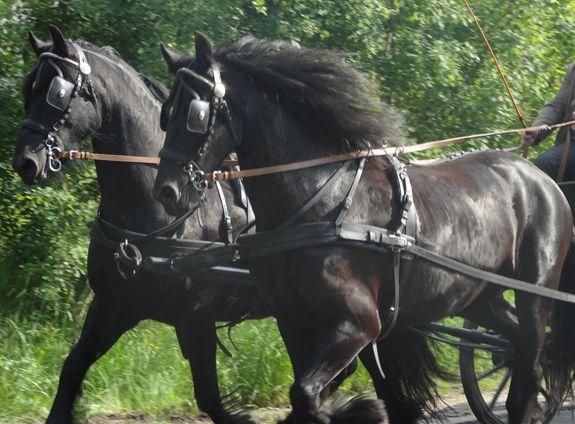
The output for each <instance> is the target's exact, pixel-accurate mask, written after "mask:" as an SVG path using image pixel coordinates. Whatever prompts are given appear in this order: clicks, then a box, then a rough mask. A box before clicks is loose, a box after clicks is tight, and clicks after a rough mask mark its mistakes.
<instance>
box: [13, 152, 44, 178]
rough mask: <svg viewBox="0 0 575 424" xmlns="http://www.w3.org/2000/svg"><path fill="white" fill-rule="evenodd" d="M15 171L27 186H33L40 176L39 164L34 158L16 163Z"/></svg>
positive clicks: (23, 159)
mask: <svg viewBox="0 0 575 424" xmlns="http://www.w3.org/2000/svg"><path fill="white" fill-rule="evenodd" d="M13 167H14V170H15V171H16V172H17V173H18V175H20V177H21V178H22V180H24V182H25V183H27V184H32V183H33V182H34V180H35V179H36V177H37V175H38V164H37V163H36V161H35V160H34V159H32V158H26V157H25V158H22V159H21V160H19V161H17V162H14V165H13Z"/></svg>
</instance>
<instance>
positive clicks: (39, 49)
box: [28, 31, 50, 56]
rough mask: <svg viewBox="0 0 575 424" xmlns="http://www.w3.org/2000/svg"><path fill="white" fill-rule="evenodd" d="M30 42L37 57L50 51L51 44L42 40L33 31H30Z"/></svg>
mask: <svg viewBox="0 0 575 424" xmlns="http://www.w3.org/2000/svg"><path fill="white" fill-rule="evenodd" d="M28 41H29V42H30V45H31V46H32V50H34V53H36V56H40V55H41V54H42V53H44V52H47V51H48V50H50V43H47V42H45V41H42V40H40V39H39V38H38V37H36V36H35V35H34V33H33V32H32V31H28Z"/></svg>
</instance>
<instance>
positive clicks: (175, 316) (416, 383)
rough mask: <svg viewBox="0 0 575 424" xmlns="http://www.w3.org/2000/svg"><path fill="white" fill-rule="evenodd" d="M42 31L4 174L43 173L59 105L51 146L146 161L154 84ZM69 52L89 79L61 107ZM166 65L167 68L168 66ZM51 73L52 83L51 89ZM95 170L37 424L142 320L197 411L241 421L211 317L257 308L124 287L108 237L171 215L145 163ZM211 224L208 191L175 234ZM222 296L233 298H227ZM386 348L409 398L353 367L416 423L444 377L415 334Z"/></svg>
mask: <svg viewBox="0 0 575 424" xmlns="http://www.w3.org/2000/svg"><path fill="white" fill-rule="evenodd" d="M50 32H51V35H52V39H53V40H52V42H51V43H46V42H43V41H41V40H39V39H37V38H36V37H35V36H34V35H33V34H30V37H29V41H30V43H31V45H32V48H33V49H34V51H35V53H36V54H37V55H38V56H40V55H42V54H44V53H51V54H54V55H56V56H57V57H48V56H43V57H42V58H41V61H40V63H39V64H38V65H37V66H36V67H35V68H34V69H33V70H32V71H31V72H30V74H29V75H28V76H27V78H26V80H25V82H24V86H23V95H24V100H25V105H26V112H27V121H25V124H24V125H23V130H22V133H21V134H20V138H19V141H18V144H17V147H16V152H15V154H14V158H13V166H14V169H15V170H16V171H17V172H18V174H19V175H20V176H21V177H22V179H23V181H24V182H26V183H27V184H36V183H38V182H40V181H43V180H45V179H47V178H48V177H50V176H53V175H54V172H53V171H50V169H49V168H50V164H49V163H48V161H47V151H46V131H45V130H46V129H47V128H49V127H50V126H51V125H52V124H53V123H54V122H58V120H59V119H61V117H62V113H63V110H62V109H64V108H63V107H62V106H65V104H60V103H59V102H62V99H63V100H66V101H67V102H70V103H69V104H70V105H71V106H73V108H72V109H71V113H70V114H69V116H68V117H67V118H66V121H65V123H64V125H62V126H60V128H59V129H58V130H57V131H55V134H56V135H57V136H58V144H57V145H55V147H59V148H61V149H66V150H68V151H70V150H75V149H78V147H79V146H80V145H81V143H82V142H83V141H84V140H85V139H86V138H88V137H90V138H91V141H92V146H93V149H94V151H95V152H97V153H107V154H122V155H144V156H157V154H158V152H159V150H160V147H161V141H162V138H163V133H162V132H161V131H160V125H159V118H160V113H159V112H160V104H161V103H160V102H161V101H163V100H165V88H164V87H163V86H162V85H161V84H159V83H157V82H155V81H153V80H152V79H150V78H148V77H145V76H142V75H140V74H138V73H137V72H136V71H135V70H134V69H133V68H132V67H131V66H130V65H129V64H127V63H126V62H125V61H124V60H123V59H122V58H121V57H120V56H119V55H118V54H117V53H116V52H115V51H114V50H113V49H111V48H109V47H96V46H93V45H91V44H90V43H87V42H85V41H76V42H71V41H69V40H67V39H65V38H64V36H63V35H62V33H61V32H60V31H59V30H58V29H57V28H55V27H51V28H50ZM74 45H77V46H78V47H79V49H80V50H81V53H80V52H79V51H78V50H76V48H75V46H74ZM162 51H163V54H164V56H165V58H166V60H167V61H168V63H171V61H170V60H169V58H170V57H171V55H172V54H173V53H171V52H170V51H169V50H168V49H166V48H163V49H162ZM78 55H84V56H85V60H86V63H87V64H88V65H89V66H90V68H91V69H90V71H91V72H90V73H89V76H90V81H89V85H87V84H86V86H84V85H83V86H82V89H81V90H80V91H79V92H78V93H77V99H72V100H71V97H68V96H67V94H69V93H70V92H71V91H72V90H73V87H72V85H73V84H74V82H75V81H77V77H78V70H79V69H77V68H78V67H79V66H76V65H75V64H74V63H70V62H67V60H71V61H72V62H77V63H78V64H79V62H80V58H79V57H78ZM48 59H51V60H52V63H51V64H48V63H47V60H48ZM186 60H187V61H189V60H191V59H190V58H187V59H186ZM42 63H45V65H42ZM171 70H172V71H174V70H175V69H174V68H173V67H171ZM60 72H61V74H60ZM56 76H58V77H60V78H61V80H56V82H54V78H55V77H56ZM65 81H67V82H68V83H69V85H67V84H66V82H65ZM85 83H87V82H85ZM53 84H54V85H53ZM62 89H63V90H64V91H63V92H62V93H63V94H64V95H63V96H61V97H60V96H59V94H58V93H59V92H60V90H62ZM96 172H97V177H98V183H99V185H100V190H101V202H100V207H99V211H100V216H99V219H100V218H102V219H101V225H102V226H103V228H101V229H100V230H98V231H95V232H94V237H93V239H92V242H91V244H90V250H89V255H88V275H89V280H90V285H91V286H92V288H93V290H94V292H95V297H94V300H93V301H92V304H91V306H90V309H89V312H88V316H87V317H86V321H85V323H84V328H83V330H82V335H81V337H80V339H79V341H78V343H77V344H76V345H75V346H74V348H73V349H72V352H71V353H70V355H69V356H68V358H67V359H66V361H65V364H64V367H63V369H62V372H61V376H60V382H59V386H58V393H57V395H56V399H55V400H54V404H53V406H52V409H51V411H50V415H49V417H48V423H51V424H55V423H66V424H69V423H71V422H72V421H73V419H72V409H73V405H74V401H75V399H76V397H77V395H78V393H79V390H80V385H81V382H82V380H83V378H84V376H85V374H86V372H87V371H88V369H89V367H90V366H91V365H92V364H93V363H94V361H96V360H97V359H98V358H100V357H101V356H103V355H104V354H105V353H106V352H107V350H108V349H110V348H111V347H112V346H113V345H114V343H115V342H116V341H117V340H118V339H119V338H120V337H121V335H122V334H123V333H125V332H126V331H129V330H130V329H132V328H133V327H135V326H136V325H137V323H138V322H139V321H141V320H145V319H154V320H156V321H160V322H164V323H167V324H170V325H173V326H175V328H176V333H177V336H178V341H179V343H180V346H181V349H182V353H183V354H184V356H185V357H186V358H187V359H188V360H189V362H190V366H191V369H192V375H193V380H194V392H195V395H196V399H197V402H198V406H199V408H200V409H201V410H202V411H204V412H207V413H208V414H209V415H210V417H211V418H212V420H213V421H214V422H216V423H219V424H228V423H230V424H231V423H241V422H246V423H249V422H250V421H249V419H248V418H247V417H245V416H243V415H239V414H231V413H228V412H226V411H225V410H224V407H223V406H222V402H221V400H220V392H219V388H218V384H217V374H216V364H215V350H216V342H217V339H216V333H215V324H214V321H215V320H221V321H235V320H237V319H238V317H244V318H245V315H246V313H247V312H249V313H250V314H249V318H263V317H264V316H266V315H267V314H268V312H267V308H266V306H265V305H262V304H261V303H260V302H259V298H258V297H257V295H256V293H255V292H254V290H252V289H249V288H240V289H238V288H237V287H236V286H233V287H232V286H229V285H224V286H222V285H221V284H218V285H217V286H214V283H213V281H211V280H210V279H207V280H205V281H204V280H202V279H198V278H194V279H193V281H190V279H189V278H184V279H182V278H179V277H167V276H165V275H155V274H153V273H150V272H146V271H145V270H142V271H140V272H139V273H138V274H137V275H136V276H135V277H134V278H132V279H130V280H128V281H124V279H122V278H121V276H120V274H119V273H118V271H117V265H116V263H115V260H114V257H113V255H114V253H115V250H116V245H117V243H118V241H120V240H123V238H124V237H125V236H126V235H128V236H129V237H133V236H135V235H136V233H137V234H141V233H149V232H151V231H153V230H155V229H157V228H158V227H162V226H164V225H166V224H168V223H169V222H171V221H172V220H173V217H172V216H170V215H167V214H166V213H165V212H164V211H163V208H162V207H161V205H160V204H159V203H158V202H157V201H156V200H155V199H153V197H152V196H151V192H152V183H153V181H154V176H155V173H156V170H155V169H154V168H153V167H150V166H147V165H142V164H125V163H122V164H118V163H107V162H97V163H96ZM222 186H223V188H224V194H225V197H226V199H227V200H226V203H227V204H228V205H229V206H230V213H231V218H232V223H233V226H234V228H239V227H240V226H242V225H243V224H245V222H246V213H245V210H244V205H243V203H242V202H240V199H238V198H237V195H234V190H232V187H231V186H230V185H228V184H223V185H222ZM240 203H241V205H240ZM222 219H223V217H222V211H221V202H220V200H219V199H218V195H216V194H215V193H213V192H212V193H208V194H207V197H206V198H205V199H204V203H203V204H202V207H201V208H200V210H199V213H198V214H197V215H196V216H193V217H191V218H190V219H189V220H188V221H187V222H186V224H185V226H183V227H182V228H180V229H179V230H178V232H177V236H178V237H181V238H189V239H195V240H206V241H217V240H223V239H225V237H226V228H225V225H224V223H223V222H222ZM105 222H109V223H111V224H113V225H108V224H106V223H105ZM101 230H103V231H101ZM126 231H129V232H132V233H134V234H130V233H129V232H128V233H127V232H126ZM176 246H177V243H176ZM140 248H141V249H142V251H143V253H144V254H152V255H157V254H159V255H162V254H166V252H165V251H163V250H160V251H157V249H155V248H154V247H153V242H147V243H144V244H143V245H141V244H140ZM167 253H168V254H169V253H172V252H167ZM190 283H193V284H191V285H190ZM230 299H232V300H233V299H237V300H235V301H233V302H230V301H229V300H230ZM396 339H402V340H409V343H408V342H405V341H404V343H407V344H409V346H410V349H409V350H408V351H405V352H403V351H401V350H399V351H398V350H397V349H396V348H395V340H396ZM387 342H388V340H386V341H384V342H382V343H380V350H381V351H382V352H384V353H385V355H386V358H387V362H386V365H388V364H389V365H390V366H389V369H386V374H387V376H388V380H389V381H394V382H402V384H405V385H408V386H409V387H411V388H412V390H413V392H414V395H412V396H411V399H405V398H404V397H402V396H401V393H398V392H397V390H396V388H395V385H394V384H388V383H387V381H386V380H383V379H382V378H381V376H380V373H379V371H378V369H377V366H376V363H375V362H374V358H373V356H372V355H371V351H366V352H364V353H362V355H361V358H362V361H363V362H364V364H365V365H366V367H367V368H368V371H369V372H370V374H371V375H372V379H373V380H374V385H375V387H376V390H377V392H378V394H379V396H380V397H384V396H385V398H386V399H387V402H388V405H390V406H389V409H390V411H391V417H392V419H394V420H395V421H396V422H406V421H409V420H412V419H416V418H417V417H419V416H420V414H421V412H420V409H421V408H427V409H429V410H432V409H433V407H434V403H433V399H432V398H433V396H432V395H431V393H432V392H433V387H434V385H433V384H434V383H433V379H432V377H433V376H443V375H444V374H443V372H442V370H441V369H440V368H439V367H438V365H437V364H436V362H435V358H434V357H433V355H432V352H431V350H430V349H429V348H428V346H427V343H426V342H425V340H424V339H423V338H422V337H421V336H420V335H418V334H416V333H413V332H406V333H405V334H403V333H401V332H399V333H393V334H392V336H391V337H390V338H389V343H387ZM406 357H409V358H412V361H419V363H420V366H419V367H417V366H412V367H410V368H409V369H404V368H402V367H394V364H397V363H402V361H404V358H406ZM394 358H396V359H394ZM354 369H355V362H354V363H352V364H351V365H350V366H349V367H348V368H347V369H346V370H345V371H344V372H342V373H341V374H340V376H339V377H338V378H337V379H336V380H335V381H334V384H332V385H331V387H329V389H328V390H325V392H324V396H326V397H327V396H328V395H329V394H330V393H331V392H332V391H333V390H335V388H337V386H338V385H339V383H340V382H341V381H343V379H344V378H345V377H347V376H348V375H349V374H351V373H352V372H353V371H354ZM430 399H431V402H430Z"/></svg>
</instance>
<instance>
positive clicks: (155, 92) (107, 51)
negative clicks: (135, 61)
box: [75, 40, 169, 103]
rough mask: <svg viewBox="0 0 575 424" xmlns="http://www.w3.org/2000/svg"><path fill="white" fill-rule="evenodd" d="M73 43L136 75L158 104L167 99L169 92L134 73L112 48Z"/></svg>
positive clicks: (158, 84) (157, 82)
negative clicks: (117, 63) (114, 62)
mask: <svg viewBox="0 0 575 424" xmlns="http://www.w3.org/2000/svg"><path fill="white" fill-rule="evenodd" d="M75 43H76V44H78V45H79V46H80V47H82V48H83V49H87V50H92V51H94V52H96V53H99V54H101V55H104V56H106V57H107V58H108V59H111V60H114V61H116V62H119V63H120V64H121V65H122V67H123V68H125V69H126V71H128V72H130V73H132V74H134V75H136V76H137V77H138V79H139V80H141V81H142V82H143V83H144V85H145V86H146V87H147V88H148V90H149V91H150V93H151V94H152V96H153V97H154V98H155V99H156V100H157V101H159V102H160V103H163V102H164V100H166V98H167V97H168V94H169V90H168V89H167V88H166V87H165V86H164V85H163V84H162V83H161V82H159V81H158V80H156V79H154V78H152V77H150V76H148V75H145V74H142V73H140V72H138V71H136V70H135V69H134V67H133V66H132V65H130V64H129V63H128V62H126V61H125V60H124V58H123V57H122V55H120V53H118V51H117V50H116V49H115V48H113V47H112V46H102V47H98V46H96V45H94V44H92V43H90V42H88V41H86V40H76V41H75Z"/></svg>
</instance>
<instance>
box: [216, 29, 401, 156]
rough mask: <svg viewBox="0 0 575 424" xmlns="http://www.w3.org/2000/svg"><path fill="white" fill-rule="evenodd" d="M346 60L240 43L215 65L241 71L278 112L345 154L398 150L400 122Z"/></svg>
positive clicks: (279, 45)
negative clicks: (272, 100)
mask: <svg viewBox="0 0 575 424" xmlns="http://www.w3.org/2000/svg"><path fill="white" fill-rule="evenodd" d="M345 59H346V55H344V54H342V53H339V52H333V51H327V50H313V49H308V48H301V47H297V46H295V45H293V44H290V43H288V42H284V41H269V40H259V39H256V38H254V37H251V36H250V37H244V38H242V39H240V40H239V41H237V42H236V43H234V44H231V45H229V46H224V47H221V48H220V49H219V50H218V51H217V53H216V54H215V60H217V61H218V62H220V63H221V64H222V65H223V68H224V70H225V68H226V67H227V66H229V67H232V68H235V69H237V70H240V71H241V72H243V73H244V74H245V75H247V76H248V77H249V79H250V80H251V81H252V83H253V84H254V85H255V86H257V87H259V88H260V89H261V90H263V91H264V92H265V93H266V94H267V95H268V96H270V97H271V98H276V99H277V101H278V103H279V104H280V105H281V106H282V107H287V108H289V109H290V110H291V111H293V112H295V113H296V115H297V116H299V117H300V119H302V120H303V121H304V122H306V123H307V125H308V126H309V127H310V128H315V129H317V128H318V126H319V128H321V131H322V133H324V134H328V135H329V137H321V139H323V140H325V142H329V143H332V144H334V145H335V146H336V147H337V148H339V149H341V150H343V151H349V150H357V149H362V148H365V147H366V146H371V147H377V146H382V145H384V144H387V143H389V144H393V145H398V144H402V142H403V136H402V135H401V126H402V122H403V120H402V118H401V116H400V115H399V113H398V112H396V111H394V110H393V109H392V108H391V107H390V106H388V105H387V104H385V103H384V102H382V101H381V100H379V99H378V98H377V93H378V90H377V87H376V85H375V84H374V83H373V82H371V81H370V80H369V79H368V78H367V77H365V76H364V75H363V74H362V73H360V72H359V71H357V70H356V69H353V68H352V67H351V66H349V65H348V64H347V63H346V62H345Z"/></svg>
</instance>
